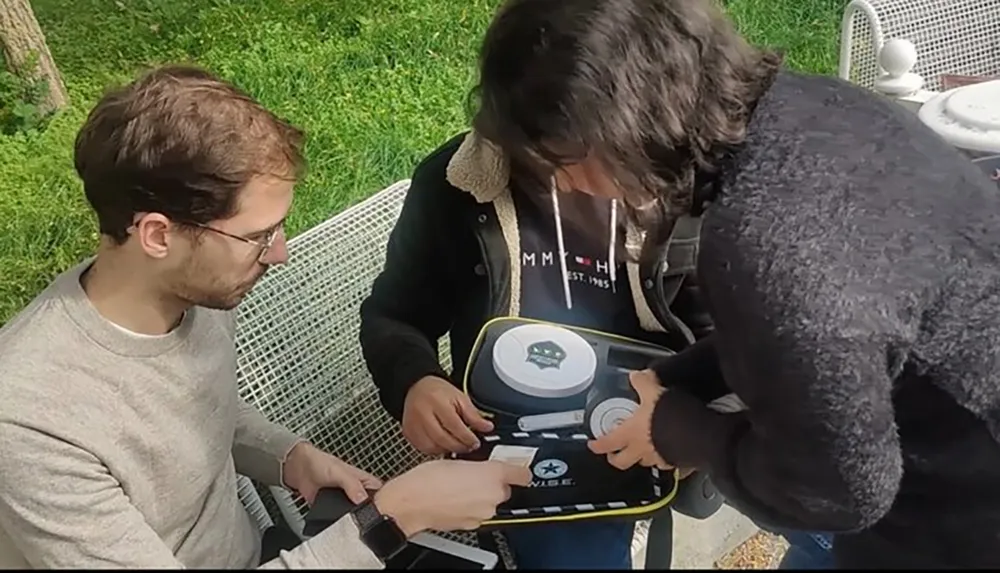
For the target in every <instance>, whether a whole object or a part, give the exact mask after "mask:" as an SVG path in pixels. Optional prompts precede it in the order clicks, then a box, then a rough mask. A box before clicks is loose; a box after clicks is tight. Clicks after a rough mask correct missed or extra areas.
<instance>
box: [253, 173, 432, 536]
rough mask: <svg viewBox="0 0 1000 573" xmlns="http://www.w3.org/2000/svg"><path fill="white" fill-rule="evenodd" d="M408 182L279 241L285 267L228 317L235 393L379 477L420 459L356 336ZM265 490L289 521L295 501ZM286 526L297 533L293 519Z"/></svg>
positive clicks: (299, 503) (273, 272) (298, 502)
mask: <svg viewBox="0 0 1000 573" xmlns="http://www.w3.org/2000/svg"><path fill="white" fill-rule="evenodd" d="M408 189H409V181H408V180H406V181H400V182H398V183H396V184H394V185H392V186H391V187H389V188H387V189H385V190H383V191H380V192H379V193H377V194H375V195H374V196H372V197H370V198H368V199H367V200H365V201H363V202H362V203H360V204H358V205H355V206H353V207H351V208H349V209H347V210H345V211H343V212H341V213H339V214H338V215H336V216H334V217H333V218H331V219H329V220H327V221H325V222H323V223H321V224H319V225H317V226H316V227H314V228H312V229H309V230H308V231H306V232H304V233H302V234H300V235H298V236H296V237H295V238H294V239H292V240H291V241H289V264H287V265H284V266H283V267H280V268H275V269H273V270H271V271H270V272H269V273H268V274H267V275H265V277H264V278H263V279H261V281H260V283H259V284H258V285H257V286H256V287H255V288H254V290H253V291H252V293H251V294H250V296H248V297H247V299H246V300H245V301H244V302H243V303H242V304H241V305H240V307H239V311H238V318H237V325H238V326H237V336H236V346H237V352H238V360H237V376H238V379H239V384H240V394H241V396H242V397H243V398H244V399H246V400H247V401H248V402H250V403H251V404H254V405H255V406H257V407H258V408H259V409H260V410H261V412H262V413H263V414H264V415H265V416H267V417H268V418H269V419H270V420H272V421H275V422H277V423H280V424H283V425H285V426H286V427H288V428H289V429H291V430H292V431H294V432H297V433H298V434H299V435H302V436H303V437H305V438H306V439H308V440H310V441H312V442H313V443H314V444H316V445H317V446H318V447H321V448H323V449H325V450H327V451H329V452H331V453H333V454H334V455H336V456H338V457H340V458H341V459H344V460H345V461H347V462H348V463H351V464H353V465H355V466H358V467H360V468H363V469H365V470H367V471H369V472H371V473H373V474H375V475H378V476H379V477H382V478H391V477H393V476H395V475H398V474H399V473H402V472H403V471H405V470H407V469H409V468H410V467H412V466H413V465H415V464H416V463H418V462H419V461H421V460H422V459H423V458H422V457H421V456H420V454H418V453H417V452H416V451H415V450H413V449H412V448H411V447H410V446H409V445H408V444H407V443H406V441H405V440H404V439H403V437H402V434H401V432H400V430H399V424H398V423H396V422H395V421H394V420H392V419H391V418H390V417H389V416H388V415H387V414H386V413H385V411H384V410H383V408H382V407H381V404H380V403H379V401H378V395H377V392H376V390H375V386H374V384H373V383H372V382H371V378H370V374H369V372H368V368H367V366H366V365H365V362H364V359H363V357H362V354H361V347H360V343H359V338H358V329H359V326H360V314H359V312H360V305H361V302H362V301H363V300H364V299H365V297H367V296H368V294H369V292H370V289H371V284H372V282H373V281H374V279H375V277H376V276H377V275H378V273H379V272H380V271H381V270H382V265H383V263H384V261H385V249H386V242H387V240H388V237H389V233H390V232H391V230H392V227H393V225H394V224H395V221H396V219H397V217H398V215H399V211H400V208H401V207H402V202H403V198H404V197H405V195H406V191H407V190H408ZM442 346H444V348H442V358H443V362H444V363H445V365H446V367H447V363H448V362H449V361H448V360H446V358H447V357H448V356H449V352H448V351H447V348H446V346H447V345H442ZM271 493H272V494H274V495H275V498H276V501H277V502H278V505H279V508H280V509H281V511H282V513H283V514H284V516H285V518H286V520H288V519H289V517H290V516H289V514H288V513H287V510H288V508H287V507H281V506H282V504H283V503H284V504H285V505H286V506H287V504H288V500H290V499H291V500H293V502H294V504H295V506H296V509H297V510H298V513H299V514H300V515H298V516H296V515H292V516H291V519H292V520H295V519H300V518H301V513H302V510H303V509H304V507H305V504H304V502H303V500H301V499H299V498H294V499H293V498H291V496H288V494H284V493H283V492H280V491H275V490H274V489H272V490H271ZM282 495H284V496H286V498H285V499H282V498H281V496H282ZM293 513H294V512H293ZM289 525H292V526H293V529H296V530H299V531H300V530H301V529H300V526H301V521H300V522H299V523H289Z"/></svg>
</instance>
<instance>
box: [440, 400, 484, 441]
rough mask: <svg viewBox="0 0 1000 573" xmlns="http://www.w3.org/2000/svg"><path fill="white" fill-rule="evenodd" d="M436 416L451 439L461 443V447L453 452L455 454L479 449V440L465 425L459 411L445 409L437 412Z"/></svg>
mask: <svg viewBox="0 0 1000 573" xmlns="http://www.w3.org/2000/svg"><path fill="white" fill-rule="evenodd" d="M435 416H436V417H437V419H438V421H439V422H440V424H441V426H443V427H444V429H445V430H447V432H448V433H449V434H450V435H451V437H452V438H453V439H454V440H457V441H458V442H459V443H461V447H459V449H455V450H452V451H453V452H462V451H471V450H474V449H476V448H478V447H479V438H477V437H476V435H475V434H473V433H472V430H470V429H469V427H468V426H467V425H465V421H464V420H462V416H461V415H459V413H458V409H456V408H447V407H443V408H441V409H439V410H438V411H437V412H435ZM442 445H444V444H442Z"/></svg>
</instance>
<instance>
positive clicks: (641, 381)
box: [628, 370, 662, 401]
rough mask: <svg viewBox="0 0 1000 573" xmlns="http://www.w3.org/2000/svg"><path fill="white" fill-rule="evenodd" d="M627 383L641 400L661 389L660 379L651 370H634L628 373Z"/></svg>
mask: <svg viewBox="0 0 1000 573" xmlns="http://www.w3.org/2000/svg"><path fill="white" fill-rule="evenodd" d="M628 380H629V383H630V384H632V388H633V389H634V390H635V391H636V393H637V394H639V398H640V399H641V400H643V401H645V400H647V399H649V398H650V397H652V396H654V395H655V394H657V393H658V392H659V391H660V390H661V389H662V385H661V384H660V379H659V378H658V377H657V376H656V372H654V371H652V370H635V371H632V372H630V373H629V375H628Z"/></svg>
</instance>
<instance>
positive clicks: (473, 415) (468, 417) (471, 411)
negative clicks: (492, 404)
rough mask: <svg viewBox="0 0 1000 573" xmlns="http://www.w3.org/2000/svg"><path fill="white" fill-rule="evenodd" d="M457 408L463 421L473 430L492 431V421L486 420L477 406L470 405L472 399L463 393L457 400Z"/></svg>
mask: <svg viewBox="0 0 1000 573" xmlns="http://www.w3.org/2000/svg"><path fill="white" fill-rule="evenodd" d="M459 408H460V411H461V414H462V419H463V420H465V423H466V424H468V425H469V427H471V428H472V429H473V430H476V431H477V432H492V431H493V422H491V421H489V420H487V419H486V418H484V417H483V414H482V413H481V412H480V411H479V409H478V408H476V407H475V406H473V405H472V401H471V400H469V397H468V396H466V395H465V394H462V397H461V399H460V400H459Z"/></svg>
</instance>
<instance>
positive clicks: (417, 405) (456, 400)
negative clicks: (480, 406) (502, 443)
mask: <svg viewBox="0 0 1000 573" xmlns="http://www.w3.org/2000/svg"><path fill="white" fill-rule="evenodd" d="M470 427H471V428H472V429H470ZM472 430H476V431H478V432H489V431H491V430H493V423H492V422H490V421H489V420H487V419H486V418H484V417H483V415H482V414H481V413H480V412H479V410H477V409H476V407H475V406H473V405H472V402H471V401H470V400H469V397H468V396H466V395H465V393H463V392H462V391H461V390H459V389H458V388H456V387H455V386H454V385H453V384H452V383H451V382H448V381H447V380H443V379H441V378H438V377H437V376H425V377H423V378H421V379H420V380H418V381H417V383H416V384H414V385H413V386H412V387H411V388H410V391H409V392H408V393H407V394H406V401H405V402H404V404H403V437H405V438H406V441H408V442H409V443H410V445H412V446H413V447H414V448H416V449H417V450H418V451H420V452H421V453H424V454H427V455H439V454H444V453H449V452H450V453H456V454H457V453H465V452H471V451H473V450H475V449H477V448H478V447H479V439H478V438H477V437H476V435H475V434H474V433H473V432H472Z"/></svg>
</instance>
